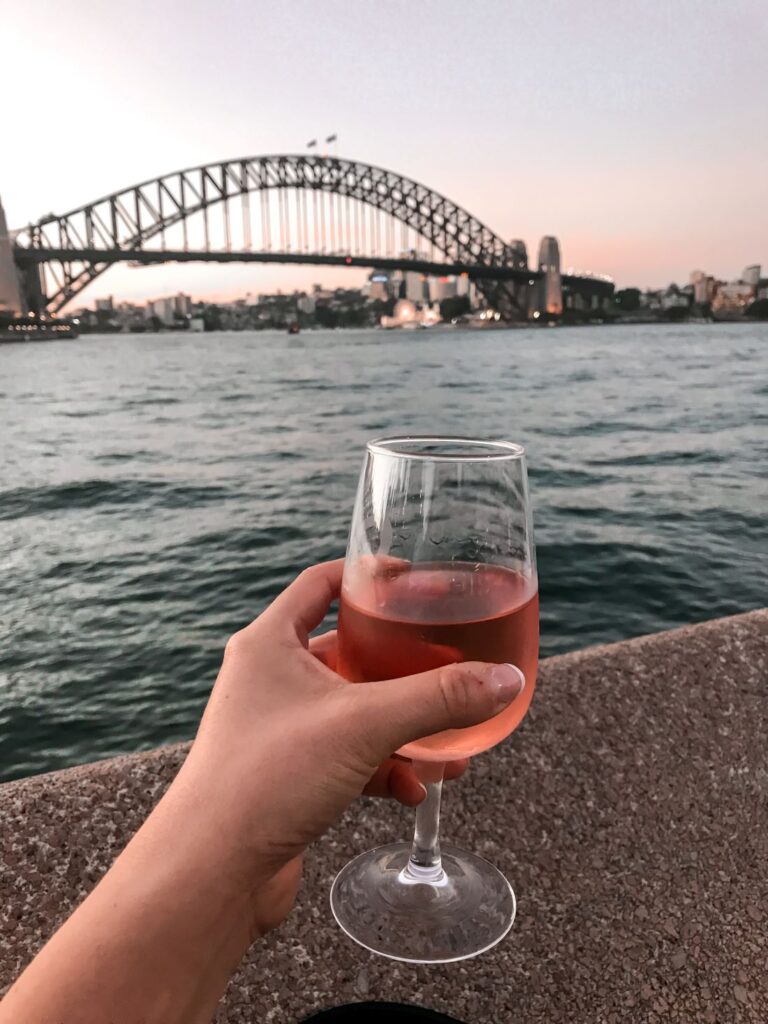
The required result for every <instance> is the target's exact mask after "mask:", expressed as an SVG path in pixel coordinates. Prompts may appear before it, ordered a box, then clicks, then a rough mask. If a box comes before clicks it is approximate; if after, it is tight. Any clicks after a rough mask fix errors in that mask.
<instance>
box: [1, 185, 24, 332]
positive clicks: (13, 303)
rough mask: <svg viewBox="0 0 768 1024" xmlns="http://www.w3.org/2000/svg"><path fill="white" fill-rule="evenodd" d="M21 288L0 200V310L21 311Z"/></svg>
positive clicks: (17, 312)
mask: <svg viewBox="0 0 768 1024" xmlns="http://www.w3.org/2000/svg"><path fill="white" fill-rule="evenodd" d="M21 307H22V303H21V289H20V288H19V279H18V276H17V274H16V265H15V263H14V260H13V249H12V248H11V239H10V235H9V234H8V225H7V224H6V221H5V211H4V210H3V204H2V203H1V202H0V310H2V311H3V312H4V313H11V314H13V315H14V316H17V315H19V314H20V313H21V312H22V308H21Z"/></svg>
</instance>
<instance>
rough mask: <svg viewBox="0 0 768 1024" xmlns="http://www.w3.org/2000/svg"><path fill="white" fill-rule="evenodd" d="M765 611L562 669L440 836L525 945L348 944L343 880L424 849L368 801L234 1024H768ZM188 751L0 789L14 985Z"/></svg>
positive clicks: (239, 995)
mask: <svg viewBox="0 0 768 1024" xmlns="http://www.w3.org/2000/svg"><path fill="white" fill-rule="evenodd" d="M767 732H768V611H757V612H752V613H750V614H747V615H742V616H738V617H735V618H731V619H722V620H719V621H716V622H711V623H705V624H704V625H700V626H695V627H689V628H686V629H681V630H676V631H674V632H670V633H663V634H659V635H657V636H650V637H642V638H640V639H637V640H631V641H627V642H625V643H620V644H616V645H613V646H611V647H600V648H593V649H591V650H588V651H584V652H581V653H577V654H571V655H565V656H563V657H559V658H552V659H550V660H549V661H547V662H545V663H544V664H543V665H542V669H541V675H540V680H539V689H538V693H537V695H536V698H535V700H534V706H533V709H532V711H531V713H530V715H529V717H528V719H527V721H526V722H525V723H524V725H523V726H522V728H521V729H520V730H519V732H518V733H516V734H515V735H514V736H513V737H512V738H511V739H510V740H509V741H507V742H506V743H504V744H502V745H501V746H500V747H498V748H497V749H496V750H494V751H493V752H491V753H488V754H485V755H483V756H481V757H478V758H477V759H476V761H475V762H474V764H473V766H472V768H471V770H470V772H469V775H468V777H467V778H466V779H464V780H462V781H461V782H459V783H456V784H453V785H452V786H451V787H450V789H449V790H448V792H447V795H446V801H445V814H444V834H445V836H446V837H450V838H452V839H454V840H455V841H457V842H458V843H459V844H464V845H467V846H469V847H471V848H472V849H474V850H477V851H478V852H480V853H483V854H484V855H486V856H487V857H488V858H489V859H491V860H492V861H494V863H496V864H498V865H499V866H500V867H501V868H502V869H503V870H504V871H505V872H507V874H508V875H509V877H510V879H511V880H512V882H513V885H514V886H515V889H516V892H517V896H518V901H519V902H518V918H517V921H516V924H515V927H514V929H513V931H512V933H511V935H510V937H509V938H508V939H507V940H506V941H505V942H504V943H502V945H501V946H499V947H497V948H496V949H495V950H493V951H491V952H490V953H488V954H486V955H485V956H483V957H480V958H478V959H476V960H472V961H467V962H465V963H462V964H452V965H446V966H443V967H431V968H425V967H419V968H415V967H411V966H408V965H404V964H395V963H390V962H388V961H385V960H381V959H378V958H376V957H373V956H371V955H369V954H367V953H366V952H364V951H363V950H361V949H358V948H357V947H356V946H354V945H352V944H351V943H350V942H348V940H346V939H345V938H344V937H343V936H342V935H341V934H340V933H339V932H338V931H337V930H336V928H335V925H334V923H333V921H332V919H331V916H330V911H329V909H328V903H327V892H328V888H329V886H330V883H331V880H332V878H333V875H334V873H335V872H336V871H337V870H338V868H339V867H341V865H342V864H343V863H344V862H345V861H346V860H347V859H348V858H349V857H350V856H352V855H353V854H354V853H356V852H358V851H360V850H363V849H366V848H367V847H370V846H374V845H377V844H379V843H381V842H385V841H387V840H389V839H391V838H393V837H401V838H406V837H407V835H408V833H409V829H410V824H411V823H410V816H409V815H408V814H407V813H406V812H404V811H402V810H401V809H399V808H396V807H392V806H388V805H385V804H382V803H374V802H372V801H364V802H363V803H361V804H360V805H359V806H357V807H355V808H354V810H353V811H352V812H350V813H349V814H348V815H347V816H346V817H345V819H344V820H343V821H342V822H341V824H340V825H339V826H338V828H336V829H335V830H334V831H333V832H332V833H331V834H330V835H329V836H328V837H326V839H325V840H324V841H323V842H322V843H321V844H319V845H318V846H317V847H316V848H315V849H314V850H312V851H311V853H310V855H309V857H308V864H307V872H306V883H305V886H304V889H303V892H302V894H301V897H300V901H299V905H298V907H297V908H296V910H295V911H294V912H293V914H292V915H291V917H290V918H289V920H288V921H287V922H286V924H285V925H284V926H283V927H282V928H281V929H279V930H278V931H277V932H275V933H274V934H273V935H272V936H271V937H269V938H268V939H267V940H265V941H264V942H263V943H261V944H258V945H256V946H255V947H254V948H253V949H252V951H251V953H250V955H249V956H248V958H247V959H246V961H245V962H244V964H243V965H242V967H241V969H240V971H239V972H238V974H237V975H236V977H235V978H234V979H233V981H232V984H231V985H230V988H229V991H228V993H227V996H226V998H225V1000H224V1002H223V1004H222V1008H221V1011H220V1015H219V1018H218V1019H219V1020H220V1021H222V1022H224V1021H226V1022H243V1024H245V1022H248V1024H252V1022H254V1021H258V1022H260V1024H268V1022H272V1021H274V1022H282V1021H285V1022H295V1021H297V1020H300V1019H301V1018H302V1017H304V1016H306V1015H307V1014H308V1013H309V1012H310V1011H312V1010H314V1009H317V1008H320V1007H325V1006H330V1005H333V1004H335V1003H341V1002H346V1001H355V1000H361V999H376V998H382V999H385V998H389V999H402V1000H404V1001H412V1002H418V1003H421V1004H423V1005H427V1006H431V1007H433V1008H435V1009H440V1010H445V1011H447V1012H449V1013H452V1014H454V1015H455V1016H457V1017H461V1018H463V1019H465V1020H466V1021H468V1022H472V1024H501V1022H506V1021H510V1022H511V1021H514V1022H524V1024H539V1022H541V1024H544V1022H546V1024H566V1022H567V1024H571V1022H579V1024H618V1022H622V1024H625V1022H632V1024H634V1022H640V1024H645V1022H648V1024H651V1022H662V1021H663V1022H665V1024H667V1022H681V1024H682V1022H685V1024H740V1022H749V1024H765V1022H766V1021H768V798H767V795H768V754H766V750H767V749H768V744H767V743H766V734H767ZM183 756H184V748H183V747H170V748H166V749H163V750H159V751H156V752H154V753H151V754H144V755H136V756H131V757H124V758H117V759H115V760H112V761H106V762H103V763H100V764H96V765H86V766H84V767H82V768H76V769H72V770H70V771H66V772H59V773H56V774H53V775H47V776H39V777H37V778H32V779H26V780H23V781H20V782H14V783H10V784H8V785H6V786H4V787H0V888H1V889H2V893H1V901H0V987H2V986H6V985H7V984H8V983H9V982H10V980H11V979H12V978H13V976H14V975H15V974H16V972H17V971H18V970H19V969H20V968H21V967H22V966H23V965H24V964H25V963H26V962H27V961H28V960H29V958H30V957H31V956H32V954H33V953H34V952H35V950H36V949H38V948H39V946H40V944H41V943H42V942H43V940H44V939H45V937H46V936H47V935H49V934H50V932H51V931H52V930H53V929H54V928H55V926H56V925H57V924H58V922H60V921H61V920H62V919H63V918H64V917H65V915H66V914H67V913H68V912H69V911H70V910H71V908H72V907H73V906H74V905H75V904H76V902H77V901H78V900H79V899H80V898H81V897H82V895H83V894H84V893H85V892H86V891H87V890H88V889H89V888H91V886H92V885H93V884H94V882H95V881H96V880H97V879H98V878H99V876H100V875H101V874H102V873H103V871H104V870H105V868H106V867H107V866H108V864H109V862H110V860H111V859H112V858H113V857H114V856H115V854H116V853H117V852H118V851H119V850H120V848H121V847H122V846H123V845H124V843H125V842H126V840H127V839H128V837H129V836H130V835H131V833H132V832H133V831H134V830H135V829H136V827H137V826H138V825H139V824H140V822H141V820H142V819H143V818H144V816H145V815H146V814H147V812H148V810H149V809H150V808H151V807H152V805H153V804H154V802H155V801H156V800H157V799H158V797H159V796H160V794H161V793H162V791H163V789H164V787H165V786H166V785H167V784H168V782H169V781H170V779H171V778H172V776H173V774H174V772H175V771H176V769H177V767H178V765H179V763H180V762H181V760H182V758H183Z"/></svg>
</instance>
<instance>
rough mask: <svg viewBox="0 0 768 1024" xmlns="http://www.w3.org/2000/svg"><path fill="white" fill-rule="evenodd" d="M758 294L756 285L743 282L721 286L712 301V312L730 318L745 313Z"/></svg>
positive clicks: (733, 282)
mask: <svg viewBox="0 0 768 1024" xmlns="http://www.w3.org/2000/svg"><path fill="white" fill-rule="evenodd" d="M758 280H759V279H758ZM756 293H757V285H756V284H754V285H752V284H745V283H744V282H743V281H732V282H730V283H729V284H721V285H720V286H719V287H718V289H717V291H716V292H715V295H714V298H713V299H712V312H713V313H721V314H725V315H730V316H732V315H734V314H740V313H743V312H744V310H745V309H746V308H747V306H748V305H750V303H751V302H753V301H754V299H755V295H756Z"/></svg>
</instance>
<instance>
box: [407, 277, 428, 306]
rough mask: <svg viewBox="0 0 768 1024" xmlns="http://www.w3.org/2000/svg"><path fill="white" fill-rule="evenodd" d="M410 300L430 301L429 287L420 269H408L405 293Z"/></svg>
mask: <svg viewBox="0 0 768 1024" xmlns="http://www.w3.org/2000/svg"><path fill="white" fill-rule="evenodd" d="M403 298H406V299H408V300H409V301H410V302H417V303H420V302H429V287H428V285H427V279H426V277H425V276H424V274H422V273H420V272H419V271H418V270H406V272H405V295H404V296H403Z"/></svg>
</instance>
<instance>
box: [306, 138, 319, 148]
mask: <svg viewBox="0 0 768 1024" xmlns="http://www.w3.org/2000/svg"><path fill="white" fill-rule="evenodd" d="M316 145H317V139H312V141H311V142H308V143H307V149H312V147H313V146H316Z"/></svg>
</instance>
